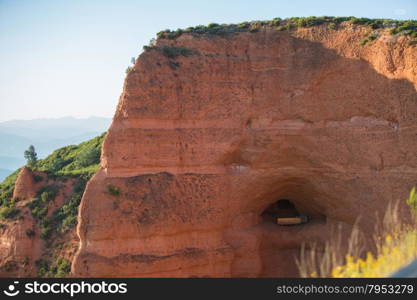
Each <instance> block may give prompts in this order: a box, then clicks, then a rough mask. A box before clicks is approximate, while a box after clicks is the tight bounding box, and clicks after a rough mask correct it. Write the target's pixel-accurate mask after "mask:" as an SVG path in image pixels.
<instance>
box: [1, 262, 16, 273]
mask: <svg viewBox="0 0 417 300" xmlns="http://www.w3.org/2000/svg"><path fill="white" fill-rule="evenodd" d="M3 269H4V270H5V271H6V272H12V271H15V270H17V269H18V265H17V263H16V262H15V261H14V260H8V261H7V262H6V263H5V264H4V265H3Z"/></svg>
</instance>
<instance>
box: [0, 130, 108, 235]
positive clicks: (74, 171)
mask: <svg viewBox="0 0 417 300" xmlns="http://www.w3.org/2000/svg"><path fill="white" fill-rule="evenodd" d="M104 136H105V134H104V133H103V134H102V135H100V136H98V137H95V138H93V139H91V140H89V141H87V142H83V143H81V144H79V145H71V146H66V147H63V148H60V149H58V150H56V151H54V152H53V153H52V154H51V155H49V156H48V157H46V158H45V159H41V160H38V161H36V162H35V163H34V164H32V166H31V168H32V169H33V170H38V171H43V172H45V173H46V174H47V176H48V177H49V178H51V179H55V180H56V181H57V182H59V181H65V180H67V179H68V178H73V179H75V183H74V186H73V193H72V195H71V196H70V197H68V199H67V200H66V203H65V204H64V205H63V206H62V207H61V208H59V209H58V210H56V211H55V212H54V213H53V216H52V217H51V218H46V215H47V213H48V205H49V203H50V202H51V201H53V200H54V199H55V197H56V195H57V194H58V191H59V189H60V187H61V186H60V185H59V184H53V185H44V186H42V187H41V188H40V189H39V190H38V191H37V195H36V197H35V198H34V199H32V200H31V201H30V202H29V203H28V205H27V206H28V207H29V209H30V211H31V213H32V215H33V216H34V217H35V218H36V219H38V220H39V222H40V226H41V231H42V238H44V239H48V238H49V237H50V236H51V234H52V231H53V229H59V230H60V231H66V230H67V229H68V228H70V227H72V226H74V225H75V224H76V216H77V211H78V205H79V203H80V200H81V197H82V194H83V193H84V189H85V185H86V183H87V182H88V180H89V179H90V177H91V176H92V175H93V174H94V173H95V172H96V171H97V170H98V168H99V163H100V154H101V145H102V143H103V140H104ZM19 171H20V169H19V170H16V171H15V172H14V173H13V174H11V175H10V176H8V177H7V178H6V179H5V180H4V181H3V182H2V183H1V184H0V220H5V219H15V218H17V217H18V215H19V209H17V208H16V207H15V202H16V201H18V200H19V199H13V198H12V195H13V189H14V186H15V183H16V179H17V176H18V174H19ZM34 180H35V182H39V181H42V180H43V178H42V176H39V175H34Z"/></svg>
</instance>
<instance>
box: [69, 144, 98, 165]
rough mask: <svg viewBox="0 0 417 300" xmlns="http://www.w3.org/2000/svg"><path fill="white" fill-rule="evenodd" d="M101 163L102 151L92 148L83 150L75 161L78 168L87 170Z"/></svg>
mask: <svg viewBox="0 0 417 300" xmlns="http://www.w3.org/2000/svg"><path fill="white" fill-rule="evenodd" d="M99 162H100V149H98V148H97V147H94V146H90V147H88V148H86V149H85V150H83V151H82V152H81V153H80V154H79V155H78V156H77V157H76V159H75V165H76V167H77V168H85V167H88V166H91V165H95V164H98V163H99Z"/></svg>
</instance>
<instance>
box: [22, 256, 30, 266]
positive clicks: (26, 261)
mask: <svg viewBox="0 0 417 300" xmlns="http://www.w3.org/2000/svg"><path fill="white" fill-rule="evenodd" d="M28 264H29V257H27V256H26V257H25V258H24V259H23V260H22V265H24V266H27V265H28Z"/></svg>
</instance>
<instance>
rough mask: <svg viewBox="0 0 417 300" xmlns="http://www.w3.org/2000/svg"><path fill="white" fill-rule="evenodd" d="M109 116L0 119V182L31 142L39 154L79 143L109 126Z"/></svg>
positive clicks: (20, 164) (23, 162)
mask: <svg viewBox="0 0 417 300" xmlns="http://www.w3.org/2000/svg"><path fill="white" fill-rule="evenodd" d="M110 122H111V118H101V117H90V118H86V119H77V118H73V117H63V118H56V119H33V120H13V121H6V122H0V182H1V181H2V180H3V179H4V178H5V177H7V176H8V175H9V174H11V173H12V172H13V171H14V170H16V169H17V168H19V167H21V166H22V165H24V164H25V159H24V157H23V152H24V151H25V150H26V149H27V148H28V147H29V146H30V145H34V146H35V149H36V152H37V153H38V158H44V157H46V156H47V155H49V154H50V153H51V152H52V151H54V150H56V149H57V148H60V147H63V146H67V145H71V144H79V143H81V142H83V141H86V140H89V139H91V138H93V137H95V136H97V135H99V134H101V133H103V132H104V131H106V130H107V129H108V127H109V126H110Z"/></svg>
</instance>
